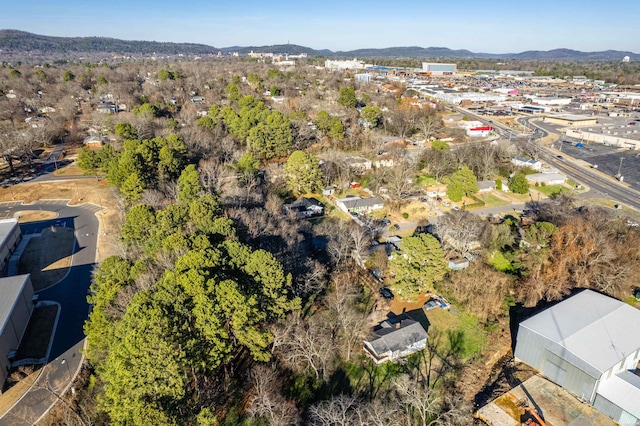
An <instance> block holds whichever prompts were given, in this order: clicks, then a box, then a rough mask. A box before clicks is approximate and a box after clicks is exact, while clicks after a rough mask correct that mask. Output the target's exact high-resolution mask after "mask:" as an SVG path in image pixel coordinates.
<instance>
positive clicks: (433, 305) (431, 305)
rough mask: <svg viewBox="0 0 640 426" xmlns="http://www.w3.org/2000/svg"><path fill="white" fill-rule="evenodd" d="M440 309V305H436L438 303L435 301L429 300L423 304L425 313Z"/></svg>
mask: <svg viewBox="0 0 640 426" xmlns="http://www.w3.org/2000/svg"><path fill="white" fill-rule="evenodd" d="M439 307H440V303H438V301H437V300H436V299H433V298H432V299H429V300H427V302H426V303H425V304H424V310H425V311H430V310H431V309H435V308H439Z"/></svg>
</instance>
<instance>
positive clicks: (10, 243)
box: [0, 219, 22, 272]
mask: <svg viewBox="0 0 640 426" xmlns="http://www.w3.org/2000/svg"><path fill="white" fill-rule="evenodd" d="M21 238H22V233H21V232H20V226H19V225H18V219H0V272H1V271H4V270H5V267H6V266H7V262H9V259H10V258H11V254H12V253H13V251H14V250H15V248H16V246H17V245H18V243H19V242H20V240H21Z"/></svg>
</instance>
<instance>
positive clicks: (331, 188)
mask: <svg viewBox="0 0 640 426" xmlns="http://www.w3.org/2000/svg"><path fill="white" fill-rule="evenodd" d="M335 193H336V187H335V186H328V187H326V188H322V195H324V196H325V197H326V196H328V195H333V194H335Z"/></svg>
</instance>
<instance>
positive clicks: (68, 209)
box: [0, 200, 100, 426]
mask: <svg viewBox="0 0 640 426" xmlns="http://www.w3.org/2000/svg"><path fill="white" fill-rule="evenodd" d="M67 202H68V200H47V201H39V202H37V203H35V204H29V205H23V204H21V203H20V202H11V203H0V217H1V218H6V217H14V214H15V213H16V212H18V211H24V210H45V211H52V212H55V213H57V217H56V218H55V219H52V220H44V221H39V222H31V223H25V224H21V225H20V228H21V230H22V233H23V234H33V233H39V232H40V231H41V230H42V229H44V228H47V227H50V226H65V227H68V228H73V229H74V230H75V235H76V245H75V250H74V254H73V259H72V263H71V267H70V269H69V273H68V274H67V275H66V276H65V277H64V278H63V279H62V280H61V281H60V282H58V283H57V284H55V285H53V286H51V287H49V288H47V289H44V290H42V291H40V292H39V293H38V294H39V295H40V300H52V301H55V302H58V303H59V304H60V306H61V309H60V314H59V319H58V324H57V328H56V330H55V334H54V337H53V344H52V346H51V352H50V355H49V363H48V364H47V365H46V366H45V367H44V368H43V369H42V373H41V375H40V377H39V379H38V381H37V382H36V383H35V385H34V386H33V387H32V388H31V390H30V391H29V392H27V393H26V394H25V395H24V396H23V397H22V399H20V401H18V403H17V404H16V405H14V406H13V408H12V409H11V410H10V411H9V412H8V413H6V414H5V415H4V416H3V417H2V418H0V426H5V425H7V426H9V425H11V426H13V425H16V426H21V425H32V424H34V423H36V422H37V421H38V420H39V419H40V418H41V417H42V416H43V415H44V414H46V413H47V411H48V410H49V409H50V408H51V406H52V405H53V404H55V403H56V402H57V400H58V396H60V395H62V394H64V392H65V391H66V390H67V389H68V387H69V386H70V384H71V379H72V378H73V377H75V375H76V373H77V371H78V370H79V369H80V365H81V362H82V355H81V354H80V351H81V349H82V347H83V344H84V332H83V324H84V321H85V319H86V318H87V316H88V313H89V304H88V303H87V299H86V297H87V290H88V288H89V284H90V282H91V274H92V271H93V268H94V265H95V259H96V250H97V240H98V232H99V222H98V218H97V217H96V216H95V213H96V212H97V211H99V210H100V207H98V206H95V205H93V204H83V205H80V206H68V205H67Z"/></svg>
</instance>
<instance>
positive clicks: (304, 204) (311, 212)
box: [284, 197, 324, 219]
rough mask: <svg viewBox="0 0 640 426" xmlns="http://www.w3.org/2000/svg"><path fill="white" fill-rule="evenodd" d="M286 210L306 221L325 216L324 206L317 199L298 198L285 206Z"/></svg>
mask: <svg viewBox="0 0 640 426" xmlns="http://www.w3.org/2000/svg"><path fill="white" fill-rule="evenodd" d="M284 209H285V210H287V211H290V212H292V213H295V215H296V217H297V218H299V219H306V218H309V217H314V216H322V215H323V214H324V205H323V204H322V203H321V202H320V201H318V200H316V199H315V198H305V197H302V198H298V199H297V200H296V201H294V202H293V203H291V204H285V205H284Z"/></svg>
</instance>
